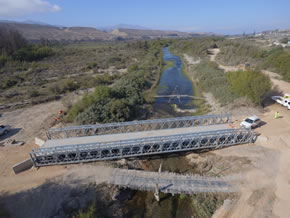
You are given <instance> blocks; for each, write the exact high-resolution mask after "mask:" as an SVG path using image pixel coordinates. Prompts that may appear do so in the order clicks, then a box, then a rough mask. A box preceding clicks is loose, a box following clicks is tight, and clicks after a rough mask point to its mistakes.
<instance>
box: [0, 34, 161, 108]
mask: <svg viewBox="0 0 290 218" xmlns="http://www.w3.org/2000/svg"><path fill="white" fill-rule="evenodd" d="M157 41H158V40H157ZM159 41H161V40H159ZM152 45H154V42H149V41H145V40H143V41H127V42H119V41H114V42H75V43H71V44H61V43H52V42H49V41H47V40H42V41H40V42H38V43H32V42H27V41H25V39H24V38H23V37H22V35H21V34H20V33H18V32H2V31H1V32H0V76H1V80H0V92H1V94H0V102H1V103H2V104H6V103H13V102H19V101H23V100H26V99H29V100H33V101H37V100H38V99H43V98H46V97H50V96H58V95H62V94H65V93H68V92H74V91H76V90H82V89H89V88H94V87H96V86H98V85H111V84H112V83H114V82H116V81H118V80H119V79H120V78H121V77H123V76H125V75H126V74H127V73H128V72H129V71H132V69H134V67H136V66H138V67H142V66H141V62H142V61H143V60H144V58H145V56H146V55H147V53H148V50H151V49H152ZM152 55H153V57H154V60H153V61H152V62H153V64H152V66H153V68H154V61H155V59H158V55H159V54H157V53H156V54H152ZM154 55H155V56H154ZM147 65H148V61H147ZM155 70H156V69H151V71H155ZM32 87H33V88H32Z"/></svg>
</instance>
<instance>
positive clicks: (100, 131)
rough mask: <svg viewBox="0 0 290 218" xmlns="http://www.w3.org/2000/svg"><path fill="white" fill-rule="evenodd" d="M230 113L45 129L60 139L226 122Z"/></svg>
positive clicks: (49, 134)
mask: <svg viewBox="0 0 290 218" xmlns="http://www.w3.org/2000/svg"><path fill="white" fill-rule="evenodd" d="M231 117H232V116H231V115H230V114H221V115H205V116H190V117H176V118H166V119H156V120H142V121H131V122H122V123H107V124H98V125H83V126H70V127H64V128H52V129H48V130H47V131H46V135H47V139H62V138H71V137H80V136H94V135H106V134H117V133H127V132H140V131H149V130H159V129H172V128H184V127H195V126H208V125H217V124H226V123H229V122H231Z"/></svg>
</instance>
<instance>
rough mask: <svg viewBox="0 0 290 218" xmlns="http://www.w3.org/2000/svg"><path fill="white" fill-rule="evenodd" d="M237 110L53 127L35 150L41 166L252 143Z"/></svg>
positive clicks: (252, 135)
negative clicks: (233, 124)
mask: <svg viewBox="0 0 290 218" xmlns="http://www.w3.org/2000/svg"><path fill="white" fill-rule="evenodd" d="M230 121H231V115H228V114H225V115H206V116H193V117H179V118H168V119H158V120H146V121H133V122H124V123H109V124H101V125H87V126H72V127H65V128H53V129H49V130H47V132H46V134H47V138H48V140H47V141H46V143H45V144H44V145H43V146H42V147H41V148H38V149H34V150H32V152H31V153H30V157H31V160H32V161H33V164H34V166H35V167H41V166H49V165H57V164H70V163H82V162H90V161H98V160H112V159H120V158H128V157H138V156H145V155H153V154H166V153H173V152H181V151H183V152H186V151H193V150H199V149H216V148H221V147H227V146H232V145H237V144H245V143H251V142H252V141H253V140H254V138H255V134H254V133H253V132H252V131H251V130H246V129H232V128H229V127H228V125H227V124H229V122H230Z"/></svg>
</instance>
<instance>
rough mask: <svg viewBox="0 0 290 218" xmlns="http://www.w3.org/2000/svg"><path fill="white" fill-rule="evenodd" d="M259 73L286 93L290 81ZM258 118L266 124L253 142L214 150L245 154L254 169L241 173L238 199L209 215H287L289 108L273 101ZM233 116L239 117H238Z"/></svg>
mask: <svg viewBox="0 0 290 218" xmlns="http://www.w3.org/2000/svg"><path fill="white" fill-rule="evenodd" d="M218 52H219V50H218V49H214V51H213V54H214V55H212V56H211V57H210V59H211V61H216V60H215V57H216V55H217V54H218ZM219 66H220V68H221V69H223V70H225V71H230V70H237V69H238V67H236V66H223V65H220V64H219ZM263 73H265V74H267V75H269V77H270V78H271V81H272V83H273V84H274V86H275V88H276V89H278V91H280V92H282V93H284V94H285V93H290V83H287V82H285V81H282V80H280V79H281V76H280V75H278V74H276V73H274V72H270V71H263ZM275 111H279V112H280V114H281V118H279V119H274V113H275ZM260 117H261V119H262V120H263V121H265V123H266V124H265V125H264V126H262V127H260V128H258V129H257V130H256V131H257V132H258V133H260V134H261V136H260V139H259V140H258V141H257V142H256V144H255V145H252V146H237V147H232V148H229V149H226V150H222V151H221V150H220V151H216V153H217V154H219V155H224V156H228V155H234V156H246V157H248V158H249V160H250V161H251V163H252V164H253V166H254V168H253V169H252V170H251V171H248V172H247V173H246V175H244V176H245V178H246V181H245V183H244V185H241V193H240V198H239V199H238V200H237V201H235V202H231V204H229V203H227V204H224V206H223V207H221V208H220V209H219V210H217V211H216V213H215V214H214V216H213V217H216V218H217V217H241V218H244V217H281V218H284V217H285V218H286V217H287V218H288V217H289V214H290V207H289V205H290V170H289V169H290V140H289V138H290V132H289V129H290V111H289V110H287V109H286V108H285V107H283V106H281V105H276V104H274V105H270V106H269V107H268V108H267V112H266V113H263V114H261V115H260ZM235 119H237V120H241V119H242V117H236V118H235ZM254 148H255V149H257V150H255V149H254Z"/></svg>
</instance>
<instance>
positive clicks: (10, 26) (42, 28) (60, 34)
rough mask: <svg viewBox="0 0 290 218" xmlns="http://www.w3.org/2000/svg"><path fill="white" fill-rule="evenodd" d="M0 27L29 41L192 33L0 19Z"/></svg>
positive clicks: (92, 39) (89, 39)
mask: <svg viewBox="0 0 290 218" xmlns="http://www.w3.org/2000/svg"><path fill="white" fill-rule="evenodd" d="M0 28H2V29H7V30H17V31H19V32H20V33H21V34H22V35H23V36H24V37H25V38H26V39H27V40H29V41H39V40H40V39H41V38H45V39H48V40H50V41H68V42H70V41H105V40H116V39H117V40H120V39H125V40H126V39H135V40H138V39H153V38H191V37H192V36H194V34H190V33H185V32H179V31H163V30H148V29H129V28H118V29H115V30H113V31H111V32H105V31H102V30H98V29H96V28H92V27H59V26H52V25H48V24H38V23H19V22H10V21H0Z"/></svg>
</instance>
